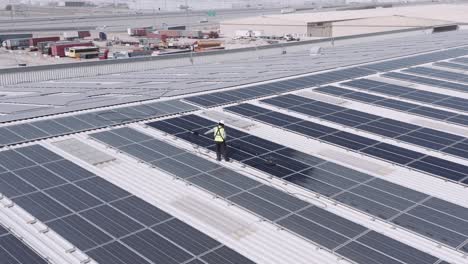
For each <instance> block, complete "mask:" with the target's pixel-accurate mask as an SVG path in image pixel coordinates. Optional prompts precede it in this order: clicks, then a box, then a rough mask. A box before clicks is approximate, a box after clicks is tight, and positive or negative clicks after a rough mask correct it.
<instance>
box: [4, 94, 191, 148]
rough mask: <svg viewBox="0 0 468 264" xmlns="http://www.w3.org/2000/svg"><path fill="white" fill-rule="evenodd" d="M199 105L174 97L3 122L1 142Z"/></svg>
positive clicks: (42, 136) (25, 139)
mask: <svg viewBox="0 0 468 264" xmlns="http://www.w3.org/2000/svg"><path fill="white" fill-rule="evenodd" d="M196 109H197V108H196V107H194V106H192V105H189V104H186V103H184V102H181V101H179V100H171V101H165V102H156V103H150V104H142V105H138V106H129V107H121V108H115V109H112V110H102V111H97V112H91V113H86V114H79V115H74V116H67V117H59V118H52V119H45V120H41V121H34V122H29V123H24V124H18V125H11V126H4V127H0V145H11V144H18V143H22V142H27V141H32V140H37V139H41V138H47V137H54V136H61V135H65V134H70V133H76V132H80V131H85V130H90V129H96V128H102V127H106V126H110V125H116V124H121V123H126V122H134V121H138V120H141V119H146V118H153V117H161V116H166V115H172V114H176V113H183V112H188V111H192V110H196Z"/></svg>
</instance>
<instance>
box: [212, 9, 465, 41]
mask: <svg viewBox="0 0 468 264" xmlns="http://www.w3.org/2000/svg"><path fill="white" fill-rule="evenodd" d="M466 12H468V5H466V4H453V5H427V6H426V5H422V6H400V7H393V8H377V9H364V10H348V11H329V12H314V13H300V14H282V15H263V16H256V17H249V18H239V19H232V20H225V21H221V23H220V31H221V34H223V35H224V36H236V32H237V31H246V30H247V31H248V30H250V31H255V32H262V34H263V35H264V36H284V35H287V34H289V35H293V36H296V37H303V38H304V37H306V38H323V37H340V36H350V35H356V34H367V33H377V32H386V31H393V30H402V29H414V28H426V27H443V26H449V25H451V26H455V25H457V24H464V23H467V22H468V19H467V18H466V15H465V14H466Z"/></svg>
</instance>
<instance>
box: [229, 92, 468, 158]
mask: <svg viewBox="0 0 468 264" xmlns="http://www.w3.org/2000/svg"><path fill="white" fill-rule="evenodd" d="M262 102H264V103H267V104H271V105H274V106H277V107H280V108H284V109H287V110H291V111H295V112H299V113H302V114H305V115H308V116H313V117H316V118H319V119H323V120H327V121H330V122H334V123H337V124H340V125H343V126H346V127H352V128H356V129H359V130H363V131H366V132H369V133H373V134H377V135H380V136H384V137H388V138H393V139H395V140H399V141H403V142H406V143H409V144H414V145H417V146H420V147H424V148H427V149H432V150H435V151H440V152H443V153H447V154H451V155H454V156H458V157H461V158H465V159H468V152H466V151H465V150H464V149H467V147H468V138H466V137H462V136H458V135H454V134H450V133H446V132H443V131H439V130H435V129H430V128H426V127H421V126H417V125H413V124H410V123H406V122H401V121H398V120H395V119H390V118H386V117H383V116H379V115H373V114H369V113H366V112H362V111H357V110H354V109H349V108H346V107H341V106H336V105H333V104H329V103H325V102H321V101H317V100H312V99H308V98H304V97H301V96H297V95H292V94H288V95H283V96H277V97H273V98H269V99H264V100H262ZM233 108H235V107H233ZM228 109H230V108H228Z"/></svg>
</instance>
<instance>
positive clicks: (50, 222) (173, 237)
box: [0, 145, 253, 264]
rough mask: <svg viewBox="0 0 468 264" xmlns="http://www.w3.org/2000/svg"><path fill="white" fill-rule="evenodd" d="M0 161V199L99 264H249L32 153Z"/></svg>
mask: <svg viewBox="0 0 468 264" xmlns="http://www.w3.org/2000/svg"><path fill="white" fill-rule="evenodd" d="M0 156H1V158H0V160H1V161H0V163H1V164H2V166H3V167H4V168H7V169H9V170H10V171H8V172H4V173H2V174H0V181H1V184H0V193H2V194H4V195H6V196H7V197H9V198H10V199H12V200H13V201H14V202H15V203H16V204H17V205H19V206H21V207H22V208H23V209H25V210H26V211H27V212H29V213H30V214H31V215H33V216H34V217H36V218H37V219H39V220H40V221H42V222H44V223H46V225H47V226H48V227H50V228H51V229H52V230H54V231H55V232H57V233H58V234H59V235H61V236H62V237H64V238H65V239H67V240H68V241H70V242H71V243H72V244H73V245H75V246H76V247H77V248H79V249H80V250H82V251H84V252H85V253H87V254H88V255H89V256H90V257H92V258H93V259H95V260H96V261H98V262H99V263H116V264H133V263H167V264H172V263H187V262H189V261H191V260H193V261H196V260H197V259H200V260H201V261H203V262H201V263H205V264H214V263H220V262H218V260H219V259H227V260H229V259H232V260H233V263H253V262H251V261H250V260H248V259H246V258H245V257H243V256H242V255H240V254H238V253H237V252H235V251H233V250H231V249H229V248H227V247H226V246H224V245H222V244H221V243H219V242H218V241H216V240H214V239H212V238H210V237H208V236H207V235H205V234H203V233H201V232H200V231H198V230H196V229H194V228H192V227H191V226H189V225H187V224H185V223H183V222H182V221H180V220H178V219H176V218H174V217H173V216H171V215H169V214H168V213H166V212H164V211H162V210H160V209H159V208H157V207H155V206H153V205H151V204H149V203H147V202H145V201H144V200H142V199H140V198H138V197H136V196H133V195H132V194H130V193H128V192H127V191H125V190H123V189H121V188H119V187H117V186H116V185H113V184H112V183H110V182H108V181H106V180H104V179H102V178H100V177H97V176H95V175H94V174H93V173H91V172H89V171H87V170H85V169H83V168H82V167H80V166H78V165H76V164H75V163H72V162H70V161H68V160H65V159H63V158H62V157H61V156H58V155H56V154H55V153H53V152H51V151H49V150H47V149H45V148H43V147H41V146H39V145H33V146H29V147H24V148H18V149H15V150H7V151H3V152H0ZM197 261H199V260H197ZM236 261H237V262H236ZM223 263H230V262H228V261H226V262H223Z"/></svg>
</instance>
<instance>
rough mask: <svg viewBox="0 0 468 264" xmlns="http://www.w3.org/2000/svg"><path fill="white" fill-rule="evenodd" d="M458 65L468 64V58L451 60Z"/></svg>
mask: <svg viewBox="0 0 468 264" xmlns="http://www.w3.org/2000/svg"><path fill="white" fill-rule="evenodd" d="M451 61H453V62H456V63H461V64H468V58H467V57H462V58H456V59H453V60H451Z"/></svg>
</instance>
